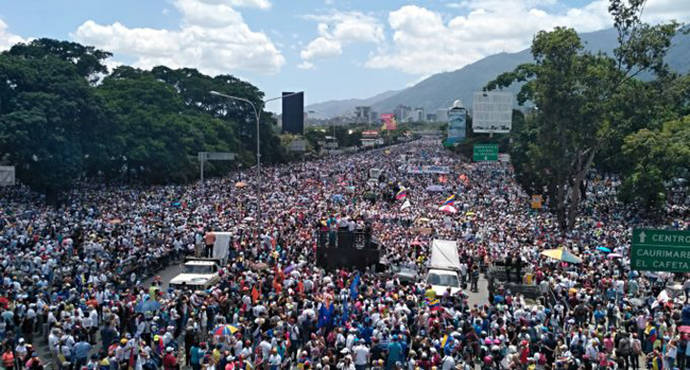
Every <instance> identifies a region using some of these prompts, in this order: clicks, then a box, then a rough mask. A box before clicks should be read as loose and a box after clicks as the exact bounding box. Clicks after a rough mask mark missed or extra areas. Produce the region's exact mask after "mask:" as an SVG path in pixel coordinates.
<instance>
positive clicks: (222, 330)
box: [213, 324, 238, 337]
mask: <svg viewBox="0 0 690 370" xmlns="http://www.w3.org/2000/svg"><path fill="white" fill-rule="evenodd" d="M237 330H238V329H237V327H235V326H232V325H228V324H225V325H219V326H217V327H216V328H215V329H213V335H215V336H221V335H222V336H225V337H227V336H230V335H233V334H235V333H237Z"/></svg>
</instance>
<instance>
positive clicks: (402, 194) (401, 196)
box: [395, 188, 407, 200]
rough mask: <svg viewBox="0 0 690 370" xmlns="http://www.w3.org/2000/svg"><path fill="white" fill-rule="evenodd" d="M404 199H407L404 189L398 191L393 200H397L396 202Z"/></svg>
mask: <svg viewBox="0 0 690 370" xmlns="http://www.w3.org/2000/svg"><path fill="white" fill-rule="evenodd" d="M406 197H407V189H405V188H402V189H400V191H399V192H398V194H396V195H395V199H397V200H400V199H404V198H406Z"/></svg>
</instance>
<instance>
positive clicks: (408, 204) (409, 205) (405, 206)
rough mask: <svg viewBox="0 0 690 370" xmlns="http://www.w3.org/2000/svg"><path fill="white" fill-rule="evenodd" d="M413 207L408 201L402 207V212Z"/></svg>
mask: <svg viewBox="0 0 690 370" xmlns="http://www.w3.org/2000/svg"><path fill="white" fill-rule="evenodd" d="M411 206H412V204H410V200H409V199H406V200H405V203H403V205H402V206H400V210H401V211H404V210H405V209H407V208H410V207H411Z"/></svg>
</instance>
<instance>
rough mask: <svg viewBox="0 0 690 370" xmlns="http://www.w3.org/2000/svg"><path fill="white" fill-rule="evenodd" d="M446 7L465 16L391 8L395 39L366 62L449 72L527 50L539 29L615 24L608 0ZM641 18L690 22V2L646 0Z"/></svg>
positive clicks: (474, 0) (488, 1)
mask: <svg viewBox="0 0 690 370" xmlns="http://www.w3.org/2000/svg"><path fill="white" fill-rule="evenodd" d="M446 6H447V7H449V8H452V9H463V10H464V13H466V15H463V16H454V17H451V18H444V17H443V15H442V14H440V13H436V12H433V11H431V10H428V9H426V8H423V7H419V6H415V5H407V6H403V7H401V8H399V9H397V10H395V11H392V12H390V13H389V16H388V23H389V25H390V27H391V28H392V30H393V44H392V45H389V46H388V47H386V48H381V49H380V50H379V52H378V53H377V54H374V55H373V56H372V57H371V58H370V59H369V60H368V61H367V63H366V65H367V66H368V67H370V68H395V69H398V70H401V71H404V72H407V73H411V74H429V73H437V72H441V71H450V70H455V69H458V68H461V67H463V66H465V65H467V64H469V63H472V62H474V61H476V60H478V59H481V58H483V57H485V56H488V55H491V54H495V53H498V52H516V51H519V50H522V49H525V48H526V47H528V46H529V45H530V43H531V41H532V38H533V37H534V35H535V33H536V32H538V31H539V30H550V29H553V27H555V26H568V27H573V28H575V29H576V30H578V31H579V32H591V31H596V30H600V29H604V28H607V27H610V26H611V25H612V20H611V17H610V15H609V14H608V0H592V1H591V2H589V3H587V4H586V5H584V6H582V7H580V8H565V9H564V8H563V7H562V6H560V7H559V6H557V2H556V1H555V0H463V1H459V2H452V3H446ZM553 9H561V10H553ZM643 19H645V20H646V21H649V22H659V21H667V20H670V19H676V20H679V21H688V20H690V2H688V1H677V0H648V2H647V3H646V5H645V10H644V13H643Z"/></svg>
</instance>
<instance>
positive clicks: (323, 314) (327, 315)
mask: <svg viewBox="0 0 690 370" xmlns="http://www.w3.org/2000/svg"><path fill="white" fill-rule="evenodd" d="M332 307H333V303H331V308H326V303H322V304H321V307H320V308H319V319H318V321H317V322H316V327H317V328H319V329H320V328H322V327H324V326H327V325H328V324H329V323H330V322H331V315H332V311H331V309H332Z"/></svg>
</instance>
